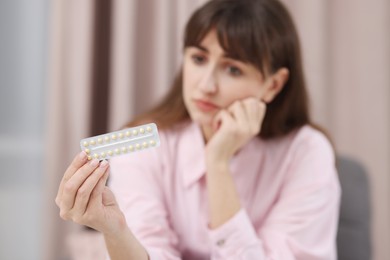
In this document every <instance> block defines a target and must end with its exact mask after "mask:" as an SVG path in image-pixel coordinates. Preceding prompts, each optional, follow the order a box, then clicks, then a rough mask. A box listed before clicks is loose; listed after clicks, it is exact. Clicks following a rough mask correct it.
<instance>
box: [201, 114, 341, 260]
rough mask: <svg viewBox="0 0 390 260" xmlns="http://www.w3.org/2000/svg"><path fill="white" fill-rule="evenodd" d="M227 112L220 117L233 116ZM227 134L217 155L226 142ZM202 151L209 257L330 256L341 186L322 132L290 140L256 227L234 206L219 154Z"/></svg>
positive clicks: (235, 198) (232, 191) (234, 197)
mask: <svg viewBox="0 0 390 260" xmlns="http://www.w3.org/2000/svg"><path fill="white" fill-rule="evenodd" d="M230 109H232V108H230ZM229 114H230V116H231V117H232V118H231V119H229V118H227V119H225V121H224V122H225V123H226V122H228V120H233V119H234V118H237V117H238V116H237V115H238V113H237V112H234V111H233V112H230V113H229ZM229 114H228V115H226V116H229ZM220 117H221V116H220ZM239 125H243V124H239ZM222 127H223V123H222V125H221V128H222ZM218 131H219V130H218ZM213 138H214V137H213ZM230 139H232V140H237V139H238V138H230ZM211 140H212V139H211ZM226 140H227V139H225V140H224V142H223V143H224V145H223V146H222V147H223V148H224V149H223V150H219V151H218V154H219V155H221V154H222V155H223V154H224V153H225V152H226V151H227V150H228V149H227V148H229V143H227V141H226ZM226 143H227V144H226ZM221 144H222V142H221ZM207 148H208V147H206V149H207ZM207 152H209V151H206V158H207V161H208V162H207V171H208V173H207V174H208V175H207V182H208V183H207V185H208V190H209V191H208V192H209V204H210V228H211V230H210V238H211V241H212V243H213V244H214V246H213V252H214V255H213V258H212V259H334V258H335V236H336V229H337V216H338V214H337V213H338V206H339V205H338V201H339V196H340V190H339V186H338V181H337V175H336V173H335V166H334V165H335V164H334V154H333V150H332V148H331V147H330V145H329V143H328V141H327V140H326V139H325V138H324V137H323V136H322V135H317V136H315V138H312V140H303V141H302V142H301V143H299V144H296V145H295V147H294V151H293V153H292V154H293V155H294V158H292V159H291V166H290V168H289V169H288V170H287V177H286V179H285V184H284V185H283V189H282V191H281V194H280V197H279V199H278V201H277V202H275V205H274V206H273V208H272V210H271V212H270V213H269V215H268V216H267V218H266V220H265V221H264V224H263V225H262V226H261V227H260V228H259V229H257V230H256V229H255V228H254V227H253V225H252V223H251V221H250V219H249V217H248V215H247V213H246V211H245V209H242V208H240V207H239V198H238V195H237V192H236V189H235V187H234V183H233V181H232V179H231V177H230V172H229V169H228V167H226V163H225V164H222V165H225V166H223V167H220V168H219V167H218V165H221V164H220V159H218V157H216V155H213V156H211V155H210V154H207ZM216 154H217V153H216ZM216 166H217V167H216ZM225 196H226V197H225ZM228 198H229V199H228ZM254 206H255V205H254Z"/></svg>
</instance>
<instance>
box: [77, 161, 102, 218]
mask: <svg viewBox="0 0 390 260" xmlns="http://www.w3.org/2000/svg"><path fill="white" fill-rule="evenodd" d="M107 169H108V162H107V161H106V160H104V161H102V162H101V163H100V165H99V167H97V168H96V169H95V170H94V172H93V173H92V174H91V175H90V176H88V178H87V179H86V180H85V181H84V183H83V184H82V185H81V186H80V188H79V189H78V190H77V194H76V198H75V203H74V206H73V208H72V214H73V215H75V216H82V215H84V213H85V211H86V209H87V205H88V202H89V200H90V199H91V193H92V191H93V189H94V188H95V187H96V185H97V184H98V182H99V180H100V179H102V177H103V175H104V173H105V172H106V171H107Z"/></svg>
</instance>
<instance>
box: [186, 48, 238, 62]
mask: <svg viewBox="0 0 390 260" xmlns="http://www.w3.org/2000/svg"><path fill="white" fill-rule="evenodd" d="M190 47H195V48H197V49H200V50H202V51H204V52H207V53H209V50H208V49H207V48H206V47H204V46H202V45H200V44H193V45H192V46H190ZM223 53H224V54H223V57H225V58H228V59H232V60H236V61H240V62H244V61H242V60H241V59H238V58H237V57H235V56H234V55H232V54H230V53H226V52H223Z"/></svg>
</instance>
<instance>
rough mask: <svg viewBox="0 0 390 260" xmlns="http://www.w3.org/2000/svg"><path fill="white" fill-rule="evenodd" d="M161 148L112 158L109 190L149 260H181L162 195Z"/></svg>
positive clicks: (175, 236)
mask: <svg viewBox="0 0 390 260" xmlns="http://www.w3.org/2000/svg"><path fill="white" fill-rule="evenodd" d="M161 149H162V148H161V147H159V148H156V149H149V150H145V151H140V152H137V153H133V154H131V155H129V156H121V157H116V158H113V159H112V161H111V162H110V165H111V178H110V181H109V186H110V188H111V189H112V191H113V193H114V194H115V197H116V199H117V201H118V204H119V206H120V208H121V210H122V211H123V213H124V215H125V216H126V221H127V224H128V226H129V228H130V230H131V231H132V232H133V234H134V235H135V237H136V238H137V239H138V240H139V241H140V243H141V244H142V245H143V246H144V248H145V249H146V251H147V252H148V255H149V259H150V260H176V259H180V254H179V252H178V250H177V244H178V238H177V235H176V234H175V232H174V231H173V230H172V228H171V225H170V221H169V214H168V211H167V209H166V207H165V205H164V197H163V192H162V181H161V180H162V174H163V164H162V159H161V153H162V152H161Z"/></svg>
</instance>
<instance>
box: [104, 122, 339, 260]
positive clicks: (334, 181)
mask: <svg viewBox="0 0 390 260" xmlns="http://www.w3.org/2000/svg"><path fill="white" fill-rule="evenodd" d="M160 139H161V146H160V147H159V148H156V149H149V150H146V151H142V152H138V153H134V154H130V155H126V156H121V157H117V158H114V159H112V161H111V180H110V183H109V185H110V187H111V188H112V190H113V192H114V193H115V195H116V197H117V200H118V202H119V204H120V206H121V209H122V210H123V211H124V213H125V215H126V218H127V222H128V225H129V226H130V228H131V230H132V232H133V233H134V234H135V235H136V237H137V238H138V239H139V240H140V242H141V243H142V244H143V245H144V247H145V248H146V249H147V251H148V253H149V256H150V259H152V260H154V259H158V260H161V259H210V258H211V259H234V260H237V259H283V260H288V259H336V245H335V239H336V230H337V224H338V208H339V199H340V187H339V183H338V178H337V173H336V169H335V162H334V153H333V150H332V148H331V146H330V144H329V142H328V141H327V139H326V138H325V137H324V136H323V135H322V134H321V133H319V132H318V131H316V130H314V129H313V128H311V127H309V126H305V127H303V128H301V129H300V130H299V131H297V132H295V133H292V134H290V135H288V136H286V137H284V138H280V139H275V140H271V141H264V140H260V139H259V138H253V139H252V140H251V141H250V142H249V143H248V144H247V145H245V146H244V147H243V148H242V149H241V150H240V151H239V152H238V153H237V154H236V156H235V157H234V158H233V159H232V161H231V172H232V176H233V178H234V180H235V184H236V187H237V191H238V194H239V196H240V200H241V205H242V209H241V210H240V211H239V212H238V213H237V214H236V215H235V216H233V217H232V218H231V219H230V220H229V221H227V222H226V223H225V224H223V225H222V226H221V227H219V228H217V229H214V230H210V229H209V228H208V205H207V191H206V188H207V186H206V183H205V160H204V153H203V151H204V142H203V138H202V135H201V131H200V128H199V126H198V125H196V124H194V123H188V124H185V125H184V126H182V127H180V128H177V129H175V130H164V131H160Z"/></svg>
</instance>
